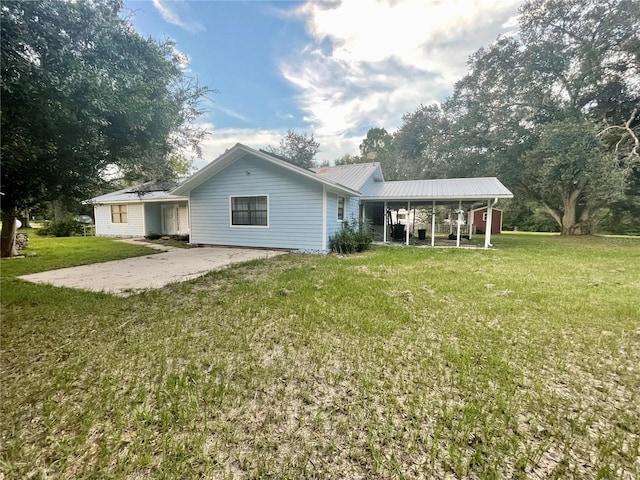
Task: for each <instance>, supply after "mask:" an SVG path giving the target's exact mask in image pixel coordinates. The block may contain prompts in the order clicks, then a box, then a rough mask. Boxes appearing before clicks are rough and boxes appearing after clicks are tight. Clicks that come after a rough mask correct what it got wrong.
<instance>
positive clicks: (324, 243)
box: [322, 184, 327, 252]
mask: <svg viewBox="0 0 640 480" xmlns="http://www.w3.org/2000/svg"><path fill="white" fill-rule="evenodd" d="M322 251H323V252H326V251H327V186H326V185H324V184H323V185H322Z"/></svg>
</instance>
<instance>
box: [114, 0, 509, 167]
mask: <svg viewBox="0 0 640 480" xmlns="http://www.w3.org/2000/svg"><path fill="white" fill-rule="evenodd" d="M520 3H521V1H520V0H475V1H474V0H459V1H458V0H342V1H340V0H332V1H323V2H317V1H305V2H301V1H257V0H252V1H250V0H246V1H240V0H235V1H211V0H199V1H197V0H192V1H187V0H125V14H127V15H129V16H130V19H131V21H132V23H133V25H134V27H135V28H136V29H137V30H138V31H139V32H140V33H141V34H142V35H144V36H151V37H153V38H155V39H157V40H164V39H171V40H173V41H174V42H175V43H176V49H177V50H178V51H179V52H181V53H182V54H184V55H185V60H186V62H185V70H186V73H187V74H188V75H190V76H192V77H194V78H196V79H197V80H198V82H199V84H201V85H206V86H208V87H209V88H211V89H213V90H216V93H212V94H211V95H209V98H208V99H206V100H205V101H204V102H203V104H202V107H203V108H204V110H205V111H206V113H205V114H204V115H203V117H201V118H200V120H199V123H200V125H201V126H204V127H205V128H207V130H209V132H210V134H209V135H208V137H207V139H206V140H205V141H204V142H203V145H202V147H203V155H202V159H200V160H198V161H196V162H195V165H196V167H201V166H203V165H205V164H206V163H208V162H210V161H211V160H214V159H215V158H216V157H217V156H219V155H220V154H222V153H224V151H225V150H226V149H227V148H230V147H232V146H233V145H235V144H236V143H238V142H240V143H244V144H246V145H248V146H250V147H254V148H264V147H266V146H268V145H273V146H277V145H278V144H279V142H280V139H281V138H282V137H283V136H284V135H285V134H286V132H287V130H290V129H291V130H294V131H296V132H297V133H303V132H306V133H307V134H311V133H313V135H314V137H315V139H316V140H317V141H318V142H319V143H320V152H319V153H318V155H317V157H316V159H317V160H319V161H321V162H322V161H329V162H332V161H334V160H336V159H338V158H340V157H342V156H344V155H345V154H350V155H356V154H358V146H359V144H360V143H361V141H362V139H363V138H365V137H366V134H367V131H368V130H369V129H370V128H373V127H384V128H386V129H387V130H388V131H389V132H390V133H391V132H393V131H394V130H396V129H397V128H398V127H399V126H400V125H401V124H402V116H403V115H404V114H406V113H410V112H413V111H415V110H416V109H417V108H418V106H419V105H421V104H430V103H433V102H442V101H444V100H445V99H446V98H447V97H448V96H449V95H451V93H452V91H453V86H454V84H455V82H456V81H457V80H458V79H459V78H461V77H462V76H463V75H464V74H465V73H466V71H467V60H468V57H469V55H471V54H472V53H474V52H475V51H477V50H478V49H479V48H481V47H483V46H485V47H486V46H488V45H490V44H491V43H492V42H494V41H495V40H496V39H497V38H498V37H499V36H505V35H512V34H514V33H515V32H516V31H517V14H518V7H519V6H520ZM187 62H188V63H187Z"/></svg>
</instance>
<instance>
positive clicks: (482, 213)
mask: <svg viewBox="0 0 640 480" xmlns="http://www.w3.org/2000/svg"><path fill="white" fill-rule="evenodd" d="M488 210H489V209H488V208H487V207H482V208H474V209H473V210H471V212H469V221H470V228H471V229H473V230H474V232H475V233H485V232H486V231H487V216H488V214H489V212H488ZM474 227H475V228H474ZM500 232H502V210H501V209H499V208H494V209H493V215H492V216H491V234H492V235H493V234H496V233H500Z"/></svg>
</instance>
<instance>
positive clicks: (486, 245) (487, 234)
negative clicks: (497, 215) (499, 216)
mask: <svg viewBox="0 0 640 480" xmlns="http://www.w3.org/2000/svg"><path fill="white" fill-rule="evenodd" d="M497 202H498V199H497V198H496V199H495V201H494V202H493V204H492V203H491V200H489V202H488V206H487V222H486V224H485V226H484V248H489V247H492V246H493V245H491V227H492V226H493V205H495V204H496V203H497Z"/></svg>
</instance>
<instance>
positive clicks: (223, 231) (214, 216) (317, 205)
mask: <svg viewBox="0 0 640 480" xmlns="http://www.w3.org/2000/svg"><path fill="white" fill-rule="evenodd" d="M241 195H245V196H246V195H249V196H261V195H268V196H269V213H268V215H269V218H268V222H269V226H268V227H263V226H262V227H260V226H255V227H253V226H231V219H230V216H231V212H230V200H229V198H230V197H232V196H241ZM190 202H191V219H190V220H191V243H195V244H210V245H233V246H245V247H267V248H291V249H310V250H320V249H321V248H322V185H321V184H320V183H317V182H314V181H313V180H310V179H306V178H304V177H302V176H301V175H298V174H296V173H293V172H290V171H288V170H287V169H285V168H282V167H280V166H277V165H274V164H271V163H269V162H265V161H263V160H261V159H259V158H256V157H252V156H250V155H246V156H244V157H243V158H241V159H239V160H237V161H236V162H234V163H233V164H232V165H230V166H229V167H227V168H225V169H224V170H222V171H221V172H219V173H218V174H216V175H215V176H213V177H212V178H209V179H208V180H206V181H205V182H204V183H202V184H201V185H199V186H197V187H195V188H194V189H193V190H192V191H191V194H190ZM334 208H335V207H334ZM333 218H334V220H335V215H334V217H333Z"/></svg>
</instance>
